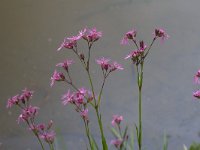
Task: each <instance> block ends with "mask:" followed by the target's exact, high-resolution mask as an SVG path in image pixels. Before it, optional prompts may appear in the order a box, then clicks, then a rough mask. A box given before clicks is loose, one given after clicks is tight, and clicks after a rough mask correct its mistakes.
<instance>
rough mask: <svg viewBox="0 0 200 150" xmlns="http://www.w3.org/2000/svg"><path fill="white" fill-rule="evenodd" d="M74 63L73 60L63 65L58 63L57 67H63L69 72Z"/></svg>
mask: <svg viewBox="0 0 200 150" xmlns="http://www.w3.org/2000/svg"><path fill="white" fill-rule="evenodd" d="M72 63H73V60H65V61H63V62H61V63H58V64H57V65H56V66H59V67H63V68H64V69H65V70H66V71H68V68H69V66H70V65H71V64H72Z"/></svg>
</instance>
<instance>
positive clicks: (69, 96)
mask: <svg viewBox="0 0 200 150" xmlns="http://www.w3.org/2000/svg"><path fill="white" fill-rule="evenodd" d="M62 100H63V101H62V103H63V105H67V104H68V103H74V102H75V101H74V93H71V92H70V90H68V91H67V93H66V94H64V95H63V96H62Z"/></svg>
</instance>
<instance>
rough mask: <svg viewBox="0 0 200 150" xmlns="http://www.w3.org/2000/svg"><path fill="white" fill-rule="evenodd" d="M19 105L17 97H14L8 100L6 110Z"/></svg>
mask: <svg viewBox="0 0 200 150" xmlns="http://www.w3.org/2000/svg"><path fill="white" fill-rule="evenodd" d="M18 103H19V95H15V96H13V97H11V98H9V99H8V102H7V106H6V107H7V108H11V107H12V106H13V105H17V104H18Z"/></svg>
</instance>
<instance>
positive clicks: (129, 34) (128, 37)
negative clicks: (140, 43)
mask: <svg viewBox="0 0 200 150" xmlns="http://www.w3.org/2000/svg"><path fill="white" fill-rule="evenodd" d="M136 35H137V31H136V30H134V29H133V30H131V31H128V32H127V33H126V34H125V35H124V37H123V38H122V40H121V44H122V45H127V44H128V40H135V38H136Z"/></svg>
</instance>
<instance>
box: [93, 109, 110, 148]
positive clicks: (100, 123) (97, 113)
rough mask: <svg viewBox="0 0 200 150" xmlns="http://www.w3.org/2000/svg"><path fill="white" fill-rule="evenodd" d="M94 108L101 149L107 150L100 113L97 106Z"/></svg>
mask: <svg viewBox="0 0 200 150" xmlns="http://www.w3.org/2000/svg"><path fill="white" fill-rule="evenodd" d="M95 110H96V115H97V119H98V124H99V129H100V133H101V140H102V146H103V150H108V146H107V143H106V139H105V136H104V132H103V124H102V120H101V115H100V114H99V109H98V107H95Z"/></svg>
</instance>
